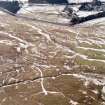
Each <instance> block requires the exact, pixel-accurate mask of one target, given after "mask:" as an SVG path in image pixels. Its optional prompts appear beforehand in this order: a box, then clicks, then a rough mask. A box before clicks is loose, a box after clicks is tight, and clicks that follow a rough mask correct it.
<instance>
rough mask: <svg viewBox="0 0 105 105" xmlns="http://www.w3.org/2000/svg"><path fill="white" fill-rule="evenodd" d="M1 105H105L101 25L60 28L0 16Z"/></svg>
mask: <svg viewBox="0 0 105 105" xmlns="http://www.w3.org/2000/svg"><path fill="white" fill-rule="evenodd" d="M51 11H52V9H51ZM51 11H50V12H51ZM47 12H48V11H47ZM54 13H55V12H54ZM35 14H36V15H35V16H36V17H38V16H39V18H40V16H41V17H42V13H39V12H38V13H36V12H35ZM24 15H27V16H31V14H24ZM31 17H32V16H31ZM42 18H45V19H46V18H50V20H52V21H59V20H58V19H57V18H55V14H53V15H51V16H49V15H46V14H43V17H42ZM46 20H48V19H46ZM63 21H64V20H62V22H63ZM60 22H61V21H60ZM62 22H61V23H62ZM90 23H91V22H90ZM0 105H105V20H104V21H101V22H98V23H93V24H82V25H76V26H64V25H56V24H51V23H47V22H40V21H31V20H27V19H24V18H23V19H22V18H17V17H13V16H10V15H8V14H0Z"/></svg>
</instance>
